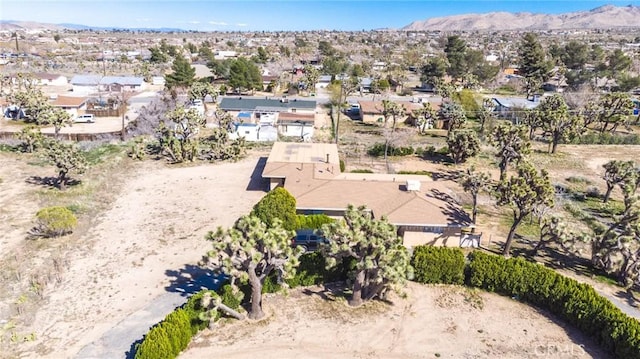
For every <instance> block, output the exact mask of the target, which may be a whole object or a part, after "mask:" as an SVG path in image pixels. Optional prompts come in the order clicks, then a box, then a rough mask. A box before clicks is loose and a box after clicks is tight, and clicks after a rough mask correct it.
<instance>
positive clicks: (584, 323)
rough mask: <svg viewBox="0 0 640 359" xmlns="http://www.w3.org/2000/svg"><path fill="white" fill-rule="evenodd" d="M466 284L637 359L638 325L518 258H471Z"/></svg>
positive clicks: (588, 290) (570, 282)
mask: <svg viewBox="0 0 640 359" xmlns="http://www.w3.org/2000/svg"><path fill="white" fill-rule="evenodd" d="M470 260H471V262H470V264H469V267H468V273H467V278H466V280H467V283H468V284H470V285H472V286H475V287H479V288H483V289H485V290H488V291H492V292H497V293H500V294H503V295H508V296H511V297H515V298H519V299H521V300H523V301H525V302H527V303H530V304H532V305H535V306H538V307H542V308H544V309H546V310H549V311H551V312H552V313H554V314H556V315H558V316H559V317H560V318H562V319H563V320H565V321H566V322H567V323H569V324H571V325H573V326H575V327H576V328H578V329H579V330H580V331H582V332H583V333H584V334H586V335H588V336H590V337H591V338H592V339H593V340H594V341H595V342H597V343H598V344H599V345H600V346H602V348H604V349H605V350H607V351H609V352H611V353H613V354H614V355H615V356H616V357H618V358H640V323H639V322H638V321H637V320H635V319H634V318H631V317H629V316H627V315H626V314H624V313H623V312H622V311H620V309H618V308H617V307H616V306H615V305H613V304H612V303H611V302H610V301H609V300H608V299H606V298H604V297H602V296H600V295H599V294H598V293H596V291H595V290H594V289H593V287H591V286H589V285H587V284H583V283H579V282H577V281H576V280H574V279H570V278H567V277H564V276H562V275H561V274H558V273H556V272H555V271H553V270H551V269H549V268H546V267H544V266H542V265H540V264H537V263H531V262H527V261H526V260H524V259H522V258H512V259H505V258H503V257H499V256H495V255H490V254H486V253H482V252H474V253H472V254H471V256H470Z"/></svg>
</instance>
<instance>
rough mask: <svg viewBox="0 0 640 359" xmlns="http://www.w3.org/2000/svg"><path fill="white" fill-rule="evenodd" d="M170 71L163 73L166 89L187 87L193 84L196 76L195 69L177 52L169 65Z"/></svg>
mask: <svg viewBox="0 0 640 359" xmlns="http://www.w3.org/2000/svg"><path fill="white" fill-rule="evenodd" d="M171 69H172V70H173V72H172V73H170V74H168V75H165V77H164V79H165V86H166V87H167V89H169V90H171V89H175V88H177V87H182V88H187V87H189V86H191V84H193V81H195V78H196V69H195V68H193V67H191V64H190V63H189V61H187V59H185V58H184V56H182V55H180V54H178V55H176V58H175V59H174V60H173V64H172V65H171Z"/></svg>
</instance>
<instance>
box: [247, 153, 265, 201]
mask: <svg viewBox="0 0 640 359" xmlns="http://www.w3.org/2000/svg"><path fill="white" fill-rule="evenodd" d="M266 165H267V158H266V157H260V158H259V159H258V162H257V163H256V166H255V167H254V168H253V172H252V173H251V178H250V179H249V184H248V185H247V189H246V190H247V191H262V192H268V190H267V189H268V186H267V181H265V180H264V178H262V171H264V166H266Z"/></svg>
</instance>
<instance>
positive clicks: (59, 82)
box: [40, 76, 69, 86]
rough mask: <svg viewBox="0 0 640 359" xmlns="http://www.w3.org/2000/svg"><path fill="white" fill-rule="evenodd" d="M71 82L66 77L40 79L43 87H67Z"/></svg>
mask: <svg viewBox="0 0 640 359" xmlns="http://www.w3.org/2000/svg"><path fill="white" fill-rule="evenodd" d="M68 82H69V81H68V80H67V77H66V76H58V77H56V78H55V79H40V85H43V86H65V85H66V84H67V83H68Z"/></svg>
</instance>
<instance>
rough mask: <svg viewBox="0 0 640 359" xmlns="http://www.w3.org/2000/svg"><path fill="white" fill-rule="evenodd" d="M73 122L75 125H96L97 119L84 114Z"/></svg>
mask: <svg viewBox="0 0 640 359" xmlns="http://www.w3.org/2000/svg"><path fill="white" fill-rule="evenodd" d="M73 122H75V123H94V122H96V120H95V117H94V116H93V115H92V114H84V115H80V116H78V117H76V118H75V119H74V120H73Z"/></svg>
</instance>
